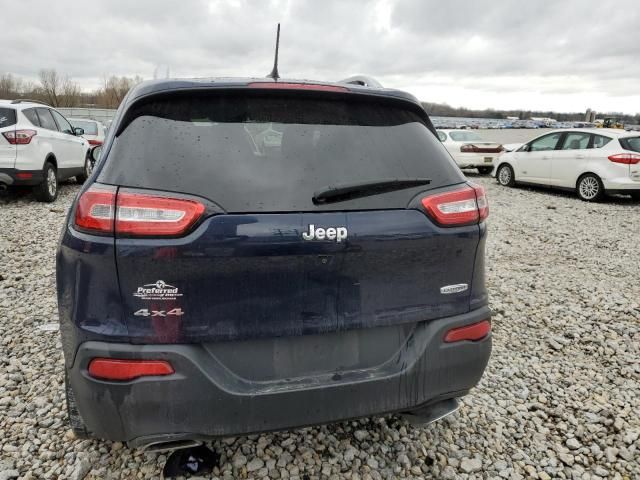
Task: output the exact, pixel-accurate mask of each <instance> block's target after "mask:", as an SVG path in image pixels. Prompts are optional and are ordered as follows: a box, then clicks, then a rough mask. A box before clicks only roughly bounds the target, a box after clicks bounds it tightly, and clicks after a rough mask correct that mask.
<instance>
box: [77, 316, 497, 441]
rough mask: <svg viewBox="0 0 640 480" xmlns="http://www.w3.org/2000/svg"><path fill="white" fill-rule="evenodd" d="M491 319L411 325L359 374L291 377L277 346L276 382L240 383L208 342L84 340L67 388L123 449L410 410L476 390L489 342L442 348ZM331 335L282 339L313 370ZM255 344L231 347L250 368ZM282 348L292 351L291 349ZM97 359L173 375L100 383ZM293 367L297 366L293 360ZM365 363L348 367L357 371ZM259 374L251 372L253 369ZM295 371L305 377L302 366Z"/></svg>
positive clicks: (93, 424)
mask: <svg viewBox="0 0 640 480" xmlns="http://www.w3.org/2000/svg"><path fill="white" fill-rule="evenodd" d="M489 317H490V311H489V309H488V308H487V307H483V308H479V309H477V310H473V311H471V312H469V313H467V314H463V315H457V316H454V317H448V318H443V319H438V320H432V321H427V322H422V323H418V324H415V325H414V326H413V328H411V329H410V331H409V332H408V334H407V335H406V337H403V339H402V347H401V348H400V349H398V350H397V351H395V352H394V353H393V354H391V355H390V356H389V357H388V358H387V359H386V360H385V361H383V362H373V363H372V364H371V365H369V366H368V367H367V368H352V369H349V368H344V369H332V370H331V371H318V369H317V368H315V369H314V368H313V367H312V368H311V371H313V373H310V374H308V375H306V376H305V375H298V376H297V377H291V376H289V374H290V373H291V372H290V370H291V365H290V362H289V363H288V362H287V359H286V358H285V361H284V362H283V355H282V352H279V351H275V350H276V348H273V349H272V350H273V351H272V352H271V353H269V354H270V355H271V357H272V358H273V360H272V362H273V364H274V365H275V364H281V365H282V370H283V371H284V370H289V372H288V373H287V374H286V375H283V376H281V377H278V376H277V375H276V376H273V375H271V374H270V375H271V376H269V375H266V376H263V378H258V377H254V378H248V377H250V376H251V374H250V373H247V372H248V371H247V370H246V369H245V370H244V371H243V370H242V369H241V368H240V369H238V370H234V369H232V368H227V366H226V365H225V364H224V363H223V362H222V361H221V358H223V356H224V355H226V354H224V348H227V347H228V345H229V344H227V347H224V346H221V350H217V346H216V344H213V345H199V344H191V345H185V344H179V345H131V344H124V343H106V342H95V341H89V342H84V343H81V344H80V345H79V347H78V350H77V353H76V355H75V359H74V361H73V363H72V365H71V367H70V368H69V381H70V383H71V387H72V388H73V390H74V393H75V398H76V402H77V405H78V409H79V411H80V414H81V416H82V418H83V420H84V422H85V423H86V425H87V427H88V429H89V431H91V432H92V433H93V434H94V435H95V436H96V437H100V438H106V439H110V440H120V441H126V442H128V443H129V444H130V445H131V446H144V445H148V444H151V443H157V442H164V441H177V440H182V439H206V438H210V437H216V436H233V435H239V434H247V433H252V432H260V431H272V430H281V429H288V428H297V427H302V426H307V425H315V424H322V423H330V422H335V421H340V420H346V419H350V418H357V417H363V416H370V415H376V414H385V413H391V412H401V411H407V410H413V409H415V408H416V407H419V406H423V405H427V404H430V403H433V402H435V401H439V400H442V399H446V398H453V397H458V396H462V395H464V394H466V393H467V392H468V391H469V389H471V388H472V387H473V386H475V385H476V384H477V383H478V381H479V380H480V377H481V376H482V373H483V371H484V369H485V367H486V365H487V362H488V360H489V355H490V352H491V335H489V336H487V337H485V338H484V339H482V340H480V341H476V342H471V341H462V342H458V343H448V344H447V343H444V342H443V337H444V335H445V333H446V332H447V331H448V330H449V329H451V328H456V327H460V326H463V325H468V324H471V323H476V322H479V321H481V320H484V319H488V318H489ZM334 335H339V334H338V333H336V334H319V335H309V336H305V337H298V338H297V339H296V338H287V339H280V342H282V341H284V342H299V341H304V342H306V343H305V349H306V355H305V356H303V357H302V358H303V359H304V358H305V357H306V358H309V362H310V364H312V365H315V366H316V367H317V365H318V361H317V358H314V354H315V353H316V350H315V349H313V348H312V347H311V348H309V342H311V344H313V343H315V344H316V345H317V346H318V351H323V352H326V349H325V348H326V342H333V341H335V337H334ZM363 338H370V337H369V336H366V337H365V336H363ZM373 338H380V337H375V336H374V337H373ZM300 339H304V340H300ZM254 342H259V341H253V340H248V341H243V342H233V343H232V347H233V350H234V355H235V357H236V358H240V359H243V358H244V359H245V361H246V362H248V363H251V362H252V361H255V357H256V354H255V353H254V352H257V351H258V350H259V349H260V348H262V347H259V346H258V344H255V343H254ZM263 342H264V341H263ZM218 345H221V344H218ZM274 345H282V344H281V343H280V344H276V343H274ZM354 345H357V343H356V344H354ZM263 346H264V345H263ZM361 347H362V345H361ZM284 350H287V353H290V349H289V347H286V348H285V349H284ZM363 350H364V349H363ZM263 353H264V351H263V352H262V353H261V354H263ZM223 354H224V355H223ZM95 357H108V358H127V359H161V360H167V361H169V362H170V363H171V365H172V366H173V367H174V369H175V373H174V374H172V375H168V376H164V377H147V378H139V379H136V380H133V381H128V382H109V381H101V380H96V379H93V378H91V377H89V375H88V373H87V368H88V365H89V362H90V360H91V359H92V358H95ZM225 358H227V357H225ZM295 361H296V363H304V360H302V361H301V360H300V357H298V358H296V359H295ZM363 362H365V361H364V360H362V359H357V360H356V361H355V363H356V364H358V365H359V366H360V367H361V366H362V365H363V364H364V363H363ZM365 363H366V362H365ZM320 364H322V362H320ZM260 368H261V367H259V366H256V369H257V370H260ZM296 368H297V370H298V371H304V368H305V366H304V365H297V366H296ZM276 370H277V369H276ZM269 371H271V372H273V369H271V370H269Z"/></svg>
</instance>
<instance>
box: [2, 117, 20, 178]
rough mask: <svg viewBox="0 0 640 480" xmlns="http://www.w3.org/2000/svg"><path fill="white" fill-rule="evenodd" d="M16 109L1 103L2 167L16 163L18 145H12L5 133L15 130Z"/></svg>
mask: <svg viewBox="0 0 640 480" xmlns="http://www.w3.org/2000/svg"><path fill="white" fill-rule="evenodd" d="M15 125H16V110H15V109H14V108H9V107H4V106H1V105H0V168H14V167H15V165H16V156H17V151H18V146H17V145H12V144H11V143H9V140H8V139H7V138H6V136H5V135H2V134H4V133H8V132H15V129H16V127H15Z"/></svg>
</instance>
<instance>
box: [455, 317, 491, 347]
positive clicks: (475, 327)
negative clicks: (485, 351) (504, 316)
mask: <svg viewBox="0 0 640 480" xmlns="http://www.w3.org/2000/svg"><path fill="white" fill-rule="evenodd" d="M490 332H491V322H490V321H489V320H482V321H481V322H478V323H472V324H471V325H465V326H464V327H458V328H452V329H451V330H449V331H448V332H447V333H446V334H445V336H444V341H445V342H446V343H453V342H462V341H464V340H467V341H472V342H475V341H478V340H482V339H483V338H484V337H486V336H487V335H489V333H490Z"/></svg>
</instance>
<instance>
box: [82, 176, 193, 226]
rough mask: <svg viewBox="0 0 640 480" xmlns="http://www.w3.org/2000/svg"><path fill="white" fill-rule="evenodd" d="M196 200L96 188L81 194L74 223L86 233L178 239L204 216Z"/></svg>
mask: <svg viewBox="0 0 640 480" xmlns="http://www.w3.org/2000/svg"><path fill="white" fill-rule="evenodd" d="M204 210H205V206H204V205H203V204H202V203H200V202H197V201H195V200H188V199H183V198H172V197H161V196H155V195H146V194H138V193H131V192H126V193H119V194H118V195H117V198H116V192H115V188H114V189H113V190H104V189H101V188H98V187H96V186H93V187H91V188H90V189H89V190H87V191H86V192H85V193H83V194H82V196H81V197H80V200H78V206H77V208H76V216H75V224H76V226H77V227H78V228H79V229H81V230H84V231H89V232H102V233H113V232H115V233H118V234H123V235H127V236H134V237H135V236H139V237H148V236H160V237H161V236H178V235H182V234H184V233H186V232H187V231H188V230H189V229H190V228H191V227H192V226H193V224H194V223H195V222H197V221H198V219H200V217H201V216H202V214H203V213H204Z"/></svg>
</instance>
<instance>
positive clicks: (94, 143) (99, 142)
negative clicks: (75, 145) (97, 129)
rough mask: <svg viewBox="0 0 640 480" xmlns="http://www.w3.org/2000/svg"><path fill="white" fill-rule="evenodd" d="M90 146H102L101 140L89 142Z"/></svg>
mask: <svg viewBox="0 0 640 480" xmlns="http://www.w3.org/2000/svg"><path fill="white" fill-rule="evenodd" d="M89 145H102V142H101V141H100V140H89Z"/></svg>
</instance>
